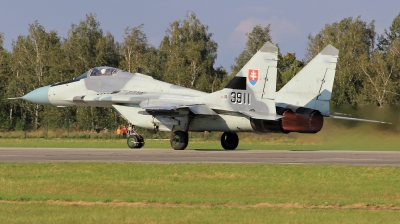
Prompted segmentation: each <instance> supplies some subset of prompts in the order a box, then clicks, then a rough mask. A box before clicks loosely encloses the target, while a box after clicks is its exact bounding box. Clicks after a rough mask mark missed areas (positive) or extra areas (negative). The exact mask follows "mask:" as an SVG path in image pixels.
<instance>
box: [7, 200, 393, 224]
mask: <svg viewBox="0 0 400 224" xmlns="http://www.w3.org/2000/svg"><path fill="white" fill-rule="evenodd" d="M0 210H1V211H2V212H0V219H1V220H2V222H3V223H398V220H399V215H398V211H368V210H327V209H292V208H225V207H222V206H213V207H201V206H199V207H184V206H179V207H149V206H140V207H131V206H109V205H94V206H84V205H52V204H46V203H38V204H3V203H0Z"/></svg>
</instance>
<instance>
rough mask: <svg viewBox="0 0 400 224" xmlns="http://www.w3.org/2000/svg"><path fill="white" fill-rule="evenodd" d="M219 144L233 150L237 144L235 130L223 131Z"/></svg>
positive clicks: (237, 139)
mask: <svg viewBox="0 0 400 224" xmlns="http://www.w3.org/2000/svg"><path fill="white" fill-rule="evenodd" d="M221 145H222V147H223V148H224V149H225V150H234V149H236V147H237V146H238V145H239V137H238V135H237V134H236V133H235V132H224V133H223V134H222V136H221Z"/></svg>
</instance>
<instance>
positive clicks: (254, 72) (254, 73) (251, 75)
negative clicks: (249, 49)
mask: <svg viewBox="0 0 400 224" xmlns="http://www.w3.org/2000/svg"><path fill="white" fill-rule="evenodd" d="M247 78H248V79H249V82H250V84H251V85H252V86H254V85H256V84H257V82H258V69H252V68H249V71H248V73H247Z"/></svg>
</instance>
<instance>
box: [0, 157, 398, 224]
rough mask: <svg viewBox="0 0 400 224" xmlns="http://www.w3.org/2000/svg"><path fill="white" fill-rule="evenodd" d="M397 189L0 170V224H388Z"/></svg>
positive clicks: (160, 170)
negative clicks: (2, 223) (188, 223)
mask: <svg viewBox="0 0 400 224" xmlns="http://www.w3.org/2000/svg"><path fill="white" fill-rule="evenodd" d="M399 188H400V167H364V166H321V165H249V164H246V165H244V164H241V165H240V164H131V163H0V211H1V212H0V220H2V222H5V223H13V222H18V223H60V222H62V223H65V222H66V223H71V222H73V223H75V222H79V223H82V222H85V223H160V222H161V223H187V222H201V223H204V222H206V223H219V222H221V223H232V222H238V223H260V222H266V221H267V222H273V223H304V222H306V223H321V222H324V223H371V222H372V223H396V222H398V220H399V218H400V214H399V213H398V211H392V210H391V209H400V192H399V191H398V189H399ZM137 203H139V205H138V204H137ZM265 203H267V204H268V205H269V206H263V204H265ZM313 206H314V207H313ZM345 206H350V207H349V208H346V207H345ZM358 206H359V207H358ZM379 206H381V209H379V208H380V207H379ZM310 208H313V209H310ZM371 208H372V209H378V210H371Z"/></svg>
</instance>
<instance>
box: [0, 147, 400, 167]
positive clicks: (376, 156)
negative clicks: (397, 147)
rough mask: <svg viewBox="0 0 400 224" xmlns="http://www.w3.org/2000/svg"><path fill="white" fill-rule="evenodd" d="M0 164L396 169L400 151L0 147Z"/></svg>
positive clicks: (399, 164) (398, 163)
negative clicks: (267, 165)
mask: <svg viewBox="0 0 400 224" xmlns="http://www.w3.org/2000/svg"><path fill="white" fill-rule="evenodd" d="M0 162H130V163H243V164H342V165H367V166H400V152H387V151H379V152H378V151H283V150H280V151H270V150H265V151H264V150H232V151H224V150H182V151H178V150H173V149H147V148H143V149H86V148H78V149H77V148H74V149H69V148H0Z"/></svg>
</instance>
